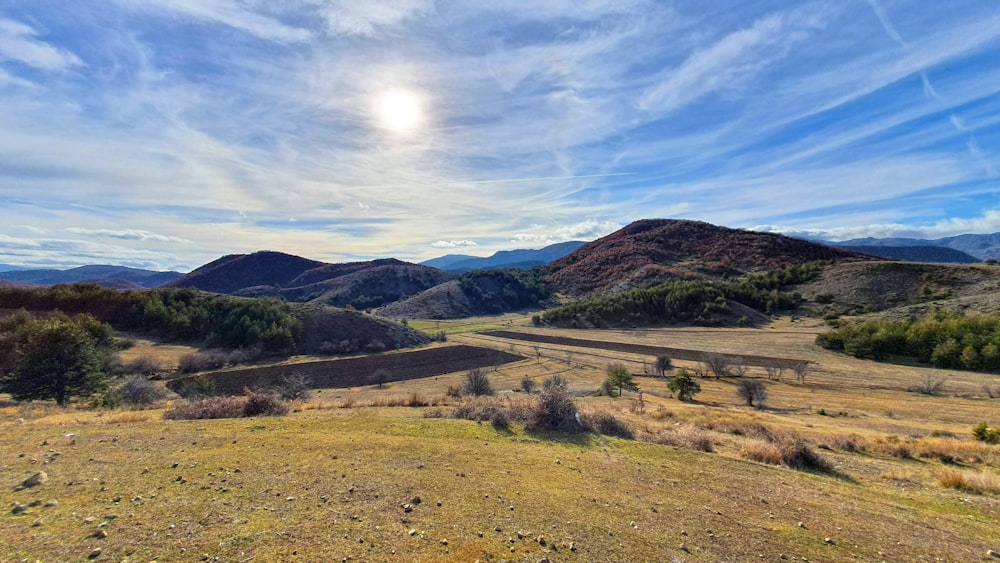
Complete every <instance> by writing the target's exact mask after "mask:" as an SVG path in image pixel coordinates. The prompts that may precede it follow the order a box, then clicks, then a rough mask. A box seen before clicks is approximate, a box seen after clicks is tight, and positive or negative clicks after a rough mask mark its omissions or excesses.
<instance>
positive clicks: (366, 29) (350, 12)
mask: <svg viewBox="0 0 1000 563" xmlns="http://www.w3.org/2000/svg"><path fill="white" fill-rule="evenodd" d="M306 2H307V3H308V4H312V5H314V6H316V7H317V9H318V11H319V13H320V15H321V16H322V17H323V19H324V20H325V21H326V26H327V29H328V30H329V31H330V32H331V33H335V34H339V35H362V36H372V35H375V34H377V33H378V32H379V31H380V30H383V29H385V28H391V27H394V26H398V25H400V24H402V23H403V22H405V21H407V20H409V19H411V18H414V17H419V16H421V15H424V14H427V13H429V12H431V11H432V10H433V8H434V2H433V1H432V0H379V1H378V2H363V1H360V2H359V1H357V0H306Z"/></svg>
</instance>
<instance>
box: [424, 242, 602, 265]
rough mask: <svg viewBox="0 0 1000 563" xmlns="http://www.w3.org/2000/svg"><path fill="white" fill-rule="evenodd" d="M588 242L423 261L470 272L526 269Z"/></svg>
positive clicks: (560, 255)
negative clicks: (482, 256)
mask: <svg viewBox="0 0 1000 563" xmlns="http://www.w3.org/2000/svg"><path fill="white" fill-rule="evenodd" d="M584 244H586V243H585V242H583V241H577V240H571V241H568V242H560V243H556V244H550V245H549V246H546V247H545V248H539V249H537V250H535V249H518V250H501V251H498V252H496V253H494V254H493V255H492V256H489V257H486V258H480V257H477V256H467V255H464V254H449V255H447V256H442V257H440V258H434V259H431V260H427V261H426V262H421V264H422V265H424V266H433V267H435V268H440V269H442V270H447V271H449V272H456V273H462V272H468V271H470V270H492V269H497V268H507V269H518V270H526V269H528V268H533V267H535V266H541V265H543V264H548V263H549V262H551V261H553V260H557V259H559V258H562V257H563V256H566V255H567V254H569V253H570V252H573V251H574V250H576V249H577V248H580V247H581V246H583V245H584Z"/></svg>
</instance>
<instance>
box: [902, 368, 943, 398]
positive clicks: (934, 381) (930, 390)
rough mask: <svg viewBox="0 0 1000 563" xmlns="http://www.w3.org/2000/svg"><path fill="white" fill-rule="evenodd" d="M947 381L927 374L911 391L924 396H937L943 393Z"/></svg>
mask: <svg viewBox="0 0 1000 563" xmlns="http://www.w3.org/2000/svg"><path fill="white" fill-rule="evenodd" d="M945 382H946V380H945V378H944V377H938V376H935V375H934V374H932V373H927V374H925V375H924V378H923V379H922V380H921V381H920V383H918V384H917V385H914V386H913V387H911V388H910V391H915V392H917V393H920V394H922V395H937V394H939V393H941V390H942V389H943V388H944V384H945Z"/></svg>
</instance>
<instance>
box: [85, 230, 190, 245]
mask: <svg viewBox="0 0 1000 563" xmlns="http://www.w3.org/2000/svg"><path fill="white" fill-rule="evenodd" d="M66 231H67V232H70V233H73V234H77V235H86V236H93V237H99V238H101V237H103V238H116V239H122V240H143V241H153V242H176V243H182V244H187V243H190V242H191V241H189V240H187V239H183V238H180V237H174V236H166V235H161V234H158V233H152V232H149V231H143V230H138V229H121V230H112V229H83V228H80V227H70V228H68V229H66Z"/></svg>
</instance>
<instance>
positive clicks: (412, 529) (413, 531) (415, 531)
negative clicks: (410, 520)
mask: <svg viewBox="0 0 1000 563" xmlns="http://www.w3.org/2000/svg"><path fill="white" fill-rule="evenodd" d="M406 533H407V534H410V535H411V536H415V535H417V529H416V528H410V531H409V532H406Z"/></svg>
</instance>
